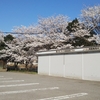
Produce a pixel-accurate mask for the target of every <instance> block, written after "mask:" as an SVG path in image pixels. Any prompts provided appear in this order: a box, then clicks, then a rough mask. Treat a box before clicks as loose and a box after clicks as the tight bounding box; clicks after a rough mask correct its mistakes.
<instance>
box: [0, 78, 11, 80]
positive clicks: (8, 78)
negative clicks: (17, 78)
mask: <svg viewBox="0 0 100 100" xmlns="http://www.w3.org/2000/svg"><path fill="white" fill-rule="evenodd" d="M6 79H13V78H0V80H6Z"/></svg>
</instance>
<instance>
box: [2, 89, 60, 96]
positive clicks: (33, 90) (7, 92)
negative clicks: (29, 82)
mask: <svg viewBox="0 0 100 100" xmlns="http://www.w3.org/2000/svg"><path fill="white" fill-rule="evenodd" d="M56 89H59V87H49V88H38V89H30V90H19V91H6V92H0V95H7V94H16V93H27V92H35V91H46V90H56Z"/></svg>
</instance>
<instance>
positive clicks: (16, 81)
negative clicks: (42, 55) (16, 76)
mask: <svg viewBox="0 0 100 100" xmlns="http://www.w3.org/2000/svg"><path fill="white" fill-rule="evenodd" d="M8 82H24V80H10V81H0V83H8Z"/></svg>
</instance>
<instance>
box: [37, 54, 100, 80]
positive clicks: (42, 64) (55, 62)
mask: <svg viewBox="0 0 100 100" xmlns="http://www.w3.org/2000/svg"><path fill="white" fill-rule="evenodd" d="M38 73H39V74H45V75H51V76H61V77H68V78H76V79H84V80H95V81H100V53H85V54H62V55H46V56H43V55H42V56H39V57H38Z"/></svg>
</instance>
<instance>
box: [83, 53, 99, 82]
mask: <svg viewBox="0 0 100 100" xmlns="http://www.w3.org/2000/svg"><path fill="white" fill-rule="evenodd" d="M83 62H84V79H86V80H96V81H98V80H99V81H100V53H92V54H84V61H83Z"/></svg>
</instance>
